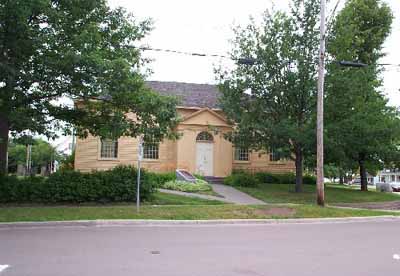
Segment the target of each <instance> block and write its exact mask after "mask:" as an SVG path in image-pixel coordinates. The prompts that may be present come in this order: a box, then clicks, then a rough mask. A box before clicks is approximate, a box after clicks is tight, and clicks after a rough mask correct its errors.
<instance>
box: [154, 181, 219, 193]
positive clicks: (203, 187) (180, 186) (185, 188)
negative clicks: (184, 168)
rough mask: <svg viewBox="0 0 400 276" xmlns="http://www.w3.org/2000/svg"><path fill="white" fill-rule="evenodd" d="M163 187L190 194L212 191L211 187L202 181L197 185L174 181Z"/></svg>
mask: <svg viewBox="0 0 400 276" xmlns="http://www.w3.org/2000/svg"><path fill="white" fill-rule="evenodd" d="M161 187H162V188H164V189H168V190H175V191H181V192H189V193H193V192H205V191H212V187H211V185H210V184H208V183H207V182H206V181H204V180H202V179H197V180H196V182H195V183H193V182H188V181H182V180H172V181H168V182H166V183H164V184H162V185H161Z"/></svg>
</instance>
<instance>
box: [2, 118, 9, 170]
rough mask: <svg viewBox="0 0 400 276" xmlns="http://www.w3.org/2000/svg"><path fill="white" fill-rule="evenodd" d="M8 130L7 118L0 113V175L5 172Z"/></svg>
mask: <svg viewBox="0 0 400 276" xmlns="http://www.w3.org/2000/svg"><path fill="white" fill-rule="evenodd" d="M8 132H9V122H8V119H7V117H6V116H4V114H1V113H0V175H5V174H6V173H7V148H8Z"/></svg>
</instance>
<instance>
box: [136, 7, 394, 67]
mask: <svg viewBox="0 0 400 276" xmlns="http://www.w3.org/2000/svg"><path fill="white" fill-rule="evenodd" d="M339 2H340V0H339V1H338V3H339ZM134 48H137V49H139V50H143V51H153V52H164V53H173V54H178V55H186V56H195V57H214V58H225V59H230V60H234V61H245V62H246V61H248V60H250V59H252V58H238V59H235V58H232V57H230V56H227V55H221V54H206V53H199V52H187V51H179V50H173V49H162V48H153V47H144V46H141V47H134ZM254 61H256V59H254ZM377 65H380V66H394V67H400V64H394V63H379V64H377Z"/></svg>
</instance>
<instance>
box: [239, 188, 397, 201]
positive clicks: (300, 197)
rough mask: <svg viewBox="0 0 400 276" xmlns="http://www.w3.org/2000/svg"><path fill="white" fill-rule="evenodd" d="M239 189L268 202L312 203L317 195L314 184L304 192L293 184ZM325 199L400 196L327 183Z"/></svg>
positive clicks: (343, 199)
mask: <svg viewBox="0 0 400 276" xmlns="http://www.w3.org/2000/svg"><path fill="white" fill-rule="evenodd" d="M238 189H240V190H241V191H243V192H245V193H248V194H249V195H251V196H253V197H255V198H258V199H260V200H263V201H265V202H267V203H298V204H311V203H315V197H316V195H315V186H314V185H304V192H303V193H295V192H294V185H293V184H262V185H260V186H259V187H256V188H248V187H238ZM325 200H326V203H328V204H333V203H363V202H384V201H396V200H400V196H399V195H396V194H389V193H380V192H376V191H368V192H360V191H359V190H355V189H352V188H348V187H345V186H339V185H326V186H325Z"/></svg>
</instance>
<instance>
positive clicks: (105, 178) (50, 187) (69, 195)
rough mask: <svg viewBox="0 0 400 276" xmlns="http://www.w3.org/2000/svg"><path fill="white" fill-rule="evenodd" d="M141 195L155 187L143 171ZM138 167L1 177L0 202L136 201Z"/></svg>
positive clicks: (147, 196)
mask: <svg viewBox="0 0 400 276" xmlns="http://www.w3.org/2000/svg"><path fill="white" fill-rule="evenodd" d="M141 176H142V180H141V181H142V182H141V186H140V188H141V190H140V196H141V200H146V199H148V198H149V197H150V195H151V194H152V193H153V192H154V189H153V187H152V185H151V183H150V181H149V179H148V177H147V174H146V172H145V171H142V174H141ZM136 179H137V171H136V169H134V168H133V167H123V166H120V167H115V168H114V169H112V170H109V171H96V172H92V173H81V172H78V171H72V170H65V171H60V172H56V173H54V174H52V175H50V176H49V177H48V178H43V177H29V178H17V177H5V176H4V177H1V178H0V203H64V202H65V203H81V202H101V203H105V202H125V201H136V189H137V187H136Z"/></svg>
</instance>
